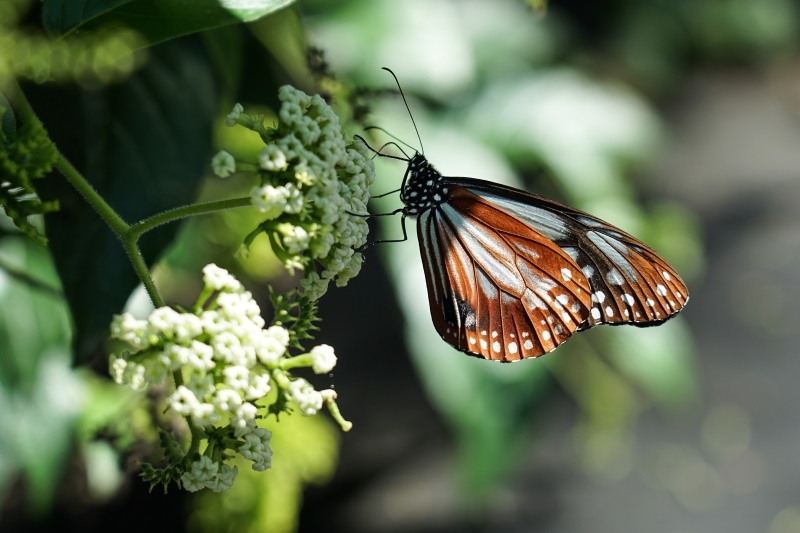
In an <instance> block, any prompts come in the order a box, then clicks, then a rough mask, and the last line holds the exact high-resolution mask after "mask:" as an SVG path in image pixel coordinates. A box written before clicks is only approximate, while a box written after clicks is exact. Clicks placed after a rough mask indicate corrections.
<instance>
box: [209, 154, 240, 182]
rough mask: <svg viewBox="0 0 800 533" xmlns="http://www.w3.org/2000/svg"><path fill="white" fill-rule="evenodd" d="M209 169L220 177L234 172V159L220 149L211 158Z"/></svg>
mask: <svg viewBox="0 0 800 533" xmlns="http://www.w3.org/2000/svg"><path fill="white" fill-rule="evenodd" d="M211 170H213V171H214V174H216V175H217V176H219V177H220V178H227V177H228V176H230V175H231V174H234V173H236V159H234V158H233V156H232V155H231V154H229V153H228V152H226V151H225V150H220V151H219V152H217V155H215V156H214V158H213V159H212V160H211Z"/></svg>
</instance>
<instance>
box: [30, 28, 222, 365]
mask: <svg viewBox="0 0 800 533" xmlns="http://www.w3.org/2000/svg"><path fill="white" fill-rule="evenodd" d="M192 44H197V43H196V42H187V41H183V40H181V41H174V42H170V43H164V44H162V45H160V46H158V47H155V48H154V49H153V50H152V54H151V57H150V61H149V62H148V64H147V67H146V68H144V69H143V70H141V71H138V72H137V73H136V74H134V75H133V76H131V77H130V78H129V79H128V80H127V81H126V82H125V83H122V84H119V85H114V86H110V87H107V88H104V89H102V90H100V91H94V92H86V93H85V94H84V98H83V101H84V103H85V105H84V112H85V119H86V126H85V127H86V132H85V136H86V144H85V147H83V148H82V150H83V151H84V153H85V163H84V164H81V162H80V156H81V154H80V152H81V148H80V147H78V148H76V149H75V150H73V154H72V158H73V159H74V160H75V163H76V165H77V166H78V168H79V170H82V171H83V173H84V176H85V177H86V178H87V179H88V180H89V182H90V183H91V184H92V185H93V186H94V187H95V189H97V191H98V192H99V193H100V194H101V196H103V198H105V199H106V201H108V202H109V203H110V204H111V206H112V207H113V208H114V209H115V210H117V212H118V213H119V214H120V216H122V218H123V219H125V220H126V221H128V222H136V221H139V220H141V219H143V218H146V217H148V216H151V215H154V214H156V213H159V212H162V211H166V210H168V209H171V208H174V207H178V206H180V205H185V204H188V203H191V202H192V201H194V199H195V197H196V192H197V188H198V184H199V182H200V179H201V178H202V176H203V174H204V171H205V170H206V168H207V166H208V161H209V159H210V157H211V151H212V146H211V135H212V123H213V119H214V117H215V111H216V88H215V85H214V82H213V80H212V75H211V68H210V66H209V64H208V61H207V59H206V58H205V56H203V55H202V54H200V53H199V52H198V51H197V48H196V47H192V46H190V45H192ZM34 104H36V103H35V102H34ZM45 107H46V106H45V105H43V106H42V108H43V110H44V109H45ZM61 107H63V106H61ZM56 112H58V113H63V111H61V110H57V111H56ZM43 118H44V119H45V122H48V121H47V118H46V117H45V116H43ZM63 120H64V117H63V114H59V115H57V117H56V118H55V119H54V120H53V122H54V127H53V129H52V133H53V138H54V140H55V141H56V142H57V143H58V144H59V146H61V145H62V142H63V144H64V145H69V143H70V142H72V143H74V142H75V140H74V139H70V138H64V137H66V136H67V135H69V132H65V131H63V129H62V131H61V132H57V131H56V127H55V123H56V122H59V121H63ZM62 128H63V126H62ZM60 137H61V138H60ZM72 137H75V134H74V133H73V134H72ZM46 184H47V185H48V187H47V188H45V187H42V191H41V192H42V194H43V196H45V195H47V196H49V197H56V198H60V199H61V201H62V206H63V208H64V209H63V211H62V212H59V213H54V214H51V215H47V217H46V225H47V234H48V237H49V238H50V241H51V246H52V251H53V255H54V258H55V261H56V266H57V269H58V273H59V276H60V277H61V280H62V284H63V287H64V293H65V295H66V297H67V300H68V302H69V306H70V310H71V311H72V315H73V317H74V321H75V328H76V331H75V339H74V340H75V352H76V359H77V361H78V362H83V361H86V360H87V359H89V357H90V356H91V354H92V353H93V352H94V351H95V350H97V348H98V347H99V345H100V343H101V342H103V340H104V339H105V338H106V337H107V336H108V325H109V323H110V322H111V317H112V315H113V314H114V313H119V312H120V311H121V310H122V308H123V307H124V305H125V302H126V301H127V299H128V297H129V295H130V294H131V291H132V290H133V289H134V288H135V287H136V286H137V284H138V283H139V280H138V278H137V277H136V276H135V273H134V271H133V269H132V267H131V264H130V261H129V260H128V258H127V256H126V255H125V253H124V251H123V248H122V246H121V244H120V243H119V241H118V240H117V238H116V237H115V236H114V235H113V234H112V232H111V230H109V229H108V227H107V226H106V225H105V224H104V223H103V222H102V221H101V220H100V218H99V217H98V216H97V214H95V212H94V211H93V210H92V209H91V208H90V207H89V205H88V204H87V203H86V202H85V201H84V200H83V198H81V197H79V196H78V195H77V193H75V192H74V191H72V190H71V189H69V188H66V187H64V186H63V184H64V180H47V181H46ZM58 187H60V188H58ZM177 229H178V225H177V224H169V225H166V226H164V227H162V228H158V229H156V230H154V231H152V232H150V233H148V234H146V235H145V236H144V237H143V238H142V240H141V241H140V246H141V250H142V253H143V255H144V258H145V261H147V263H148V264H149V265H152V264H153V263H154V261H155V260H156V259H157V258H158V256H159V255H160V253H161V252H162V251H163V250H164V248H165V247H166V246H167V245H168V244H169V243H170V242H171V241H172V239H173V237H174V235H175V232H176V231H177Z"/></svg>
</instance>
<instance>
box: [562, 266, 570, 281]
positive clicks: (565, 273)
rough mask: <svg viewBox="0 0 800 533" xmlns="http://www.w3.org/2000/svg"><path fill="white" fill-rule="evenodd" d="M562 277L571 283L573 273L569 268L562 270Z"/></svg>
mask: <svg viewBox="0 0 800 533" xmlns="http://www.w3.org/2000/svg"><path fill="white" fill-rule="evenodd" d="M561 277H562V278H564V281H569V280H571V279H572V272H570V270H569V269H568V268H562V269H561Z"/></svg>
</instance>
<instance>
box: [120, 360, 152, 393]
mask: <svg viewBox="0 0 800 533" xmlns="http://www.w3.org/2000/svg"><path fill="white" fill-rule="evenodd" d="M144 373H145V368H144V365H141V364H138V363H134V362H132V361H128V365H127V366H126V367H125V372H124V374H123V376H122V380H123V383H127V384H128V385H130V387H131V388H132V389H134V390H139V389H143V388H144V387H145V386H146V385H147V381H146V380H145V377H144Z"/></svg>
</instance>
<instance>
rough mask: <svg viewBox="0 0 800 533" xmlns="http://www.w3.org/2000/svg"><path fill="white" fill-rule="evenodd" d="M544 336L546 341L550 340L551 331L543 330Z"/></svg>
mask: <svg viewBox="0 0 800 533" xmlns="http://www.w3.org/2000/svg"><path fill="white" fill-rule="evenodd" d="M542 338H543V339H544V340H546V341H549V340H550V332H549V331H543V332H542Z"/></svg>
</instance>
